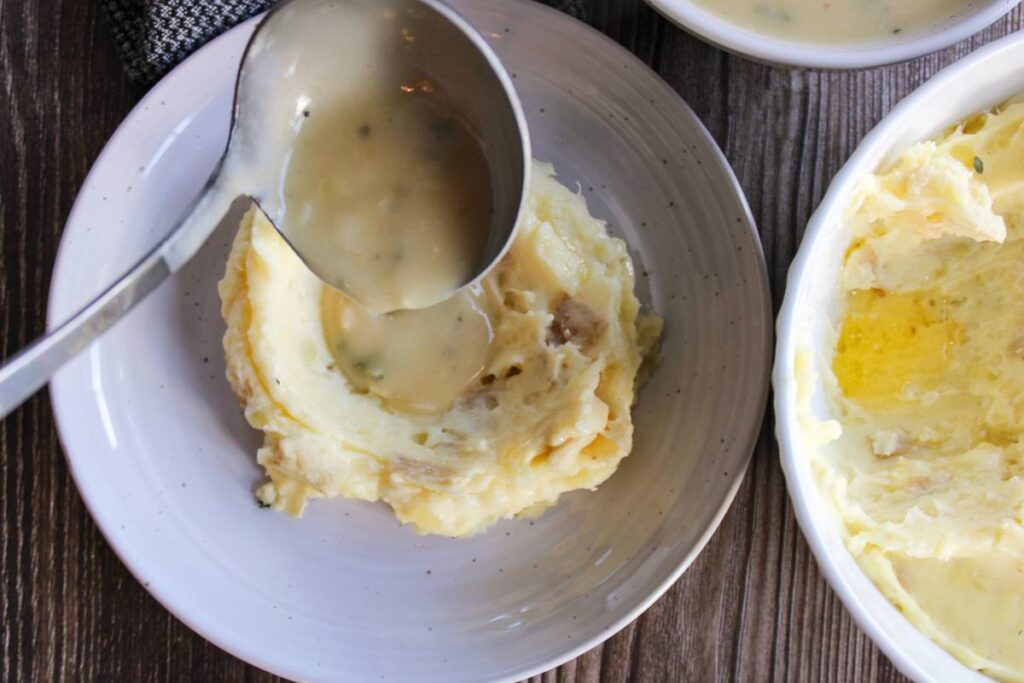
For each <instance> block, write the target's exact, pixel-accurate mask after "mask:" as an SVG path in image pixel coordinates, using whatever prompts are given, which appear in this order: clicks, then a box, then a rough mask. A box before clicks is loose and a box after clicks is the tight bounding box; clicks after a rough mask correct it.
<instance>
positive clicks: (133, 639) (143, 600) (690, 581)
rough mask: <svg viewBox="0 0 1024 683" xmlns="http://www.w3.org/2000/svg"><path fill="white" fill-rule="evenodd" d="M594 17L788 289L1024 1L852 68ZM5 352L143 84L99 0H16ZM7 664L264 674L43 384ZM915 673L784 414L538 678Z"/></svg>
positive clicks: (18, 495) (27, 463) (7, 491)
mask: <svg viewBox="0 0 1024 683" xmlns="http://www.w3.org/2000/svg"><path fill="white" fill-rule="evenodd" d="M587 18H588V20H589V21H590V22H591V23H592V24H594V25H595V26H596V27H597V28H598V29H600V30H601V31H603V32H605V33H607V34H608V35H610V36H611V37H612V38H614V39H615V40H617V41H619V42H620V43H621V44H623V45H624V46H626V47H627V48H628V49H630V50H632V51H633V52H635V53H636V54H637V55H638V56H639V57H640V58H641V59H643V60H644V61H646V62H647V63H648V64H650V65H651V66H652V67H653V68H655V69H656V70H657V71H658V72H659V73H660V74H661V75H662V76H663V77H664V78H665V79H666V80H667V81H668V82H669V83H670V84H671V85H672V86H673V87H674V88H675V89H676V90H677V91H678V92H679V93H680V94H681V95H682V96H683V97H684V98H685V99H686V100H687V101H688V102H689V103H690V105H691V106H692V107H693V108H694V110H695V111H696V112H697V114H698V115H699V116H700V118H701V119H702V120H703V121H704V123H705V124H706V125H707V127H708V129H709V130H710V131H711V133H712V134H713V135H714V137H715V139H716V140H717V141H718V143H719V144H720V145H721V146H722V148H723V149H724V150H725V152H726V155H727V156H728V158H729V160H730V162H731V163H732V165H733V168H734V169H735V170H736V174H737V176H738V177H739V179H740V182H741V183H742V185H743V188H744V189H745V191H746V193H747V196H748V198H749V200H750V204H751V207H752V209H753V212H754V215H755V217H756V218H757V221H758V225H759V226H760V231H761V237H762V242H763V244H764V250H765V255H766V257H767V260H768V271H769V274H770V276H771V280H772V294H773V297H774V300H775V302H776V305H778V302H779V301H780V300H781V296H782V293H783V287H784V282H785V275H786V270H787V268H788V265H789V262H790V259H791V258H792V256H793V253H794V251H795V249H796V247H797V244H798V243H799V240H800V237H801V234H802V231H803V226H804V224H805V223H806V221H807V219H808V217H809V216H810V214H811V212H812V210H813V209H814V207H815V206H816V205H817V203H818V201H819V200H820V199H821V196H822V195H823V193H824V191H825V189H826V187H827V185H828V182H829V179H830V178H831V177H832V175H833V174H834V173H835V171H836V170H837V169H838V168H839V166H840V165H841V164H842V163H843V161H844V160H845V159H846V158H847V157H848V156H849V155H850V153H851V152H852V151H853V149H854V147H855V146H856V144H857V142H858V141H859V140H860V139H861V138H862V137H863V136H864V134H865V133H866V132H867V131H868V130H869V129H870V128H871V127H872V126H873V125H874V124H875V123H876V122H877V121H878V120H879V119H880V118H881V117H882V115H883V114H885V113H886V112H887V111H889V109H891V108H892V107H893V105H894V104H895V103H896V102H898V101H899V100H900V99H901V98H902V97H903V96H904V95H906V94H907V93H908V92H910V91H911V90H913V89H914V88H916V87H917V86H918V85H920V84H921V83H922V82H923V81H924V80H925V79H927V78H928V77H929V76H931V75H932V74H933V73H935V72H936V71H937V70H939V69H940V68H942V67H943V66H945V65H947V64H949V63H951V62H953V61H954V60H956V59H957V58H959V57H961V56H963V55H965V54H967V53H969V52H970V51H972V50H974V49H975V48H977V47H978V46H980V45H982V44H984V43H986V42H988V41H990V40H993V39H995V38H997V37H1000V36H1002V35H1005V34H1007V33H1009V32H1012V31H1014V30H1018V29H1020V28H1022V27H1024V13H1022V11H1021V10H1020V9H1017V10H1014V12H1013V13H1012V14H1010V15H1009V16H1008V17H1007V18H1005V19H1004V20H1003V21H1001V22H1000V23H999V24H997V25H996V26H994V27H992V28H990V29H988V30H986V31H984V32H983V33H981V34H979V35H978V36H975V37H974V38H972V39H971V40H969V41H966V42H964V43H962V44H960V45H957V46H956V47H954V48H950V49H949V50H945V51H943V52H941V53H939V54H936V55H932V56H930V57H926V58H923V59H919V60H916V61H913V62H910V63H907V64H902V65H898V66H893V67H887V68H882V69H871V70H866V71H858V72H853V73H839V72H834V73H818V72H802V71H792V70H788V69H780V68H774V67H769V66H765V65H760V64H755V63H752V62H749V61H746V60H743V59H740V58H737V57H734V56H731V55H728V54H726V53H724V52H721V51H719V50H717V49H715V48H712V47H710V46H708V45H705V44H703V43H701V42H700V41H698V40H696V39H695V38H693V37H692V36H690V35H688V34H686V33H684V32H682V31H680V30H679V29H677V28H675V27H673V26H672V25H671V24H669V23H668V22H667V21H665V20H664V19H662V18H661V17H659V16H658V15H657V14H655V13H654V12H653V11H652V10H651V9H649V8H648V7H647V6H646V5H644V4H642V2H641V1H640V0H591V2H590V4H589V5H588V17H587ZM0 88H2V91H3V97H4V106H3V108H2V111H0V132H2V134H3V140H2V142H0V344H2V347H0V356H3V357H6V356H8V355H10V354H12V353H13V352H14V351H16V350H17V349H18V348H19V347H21V346H22V345H24V344H25V343H26V342H27V341H29V340H30V339H31V338H32V337H34V336H36V335H38V334H40V333H42V331H43V329H44V313H45V301H46V295H47V288H48V283H49V279H50V273H51V269H52V264H53V260H54V256H55V254H56V249H57V244H58V240H59V238H60V233H61V229H62V226H63V223H64V220H65V219H66V218H67V215H68V212H69V210H70V208H71V203H72V201H73V199H74V196H75V192H76V191H77V189H78V187H79V186H80V185H81V183H82V181H83V179H84V178H85V175H86V173H87V172H88V169H89V166H90V164H91V163H92V162H93V160H94V159H95V158H96V156H97V154H98V153H99V151H100V149H101V148H102V146H103V144H104V142H105V141H106V139H107V138H108V137H109V135H110V134H111V133H112V132H113V130H114V129H115V128H116V126H117V124H118V123H119V122H120V120H121V119H122V118H123V117H124V115H125V114H126V113H127V112H128V111H129V109H130V108H131V106H132V104H133V103H134V102H135V101H136V100H137V99H138V98H139V97H140V96H141V94H142V93H141V92H140V91H139V90H138V89H137V88H134V87H132V86H131V85H130V84H129V83H128V82H127V81H126V79H125V77H124V76H123V73H122V70H121V65H120V63H119V61H118V58H117V55H116V53H115V51H114V47H113V41H112V38H111V35H110V32H109V29H108V28H107V26H106V25H105V24H104V22H103V18H102V16H101V15H100V12H99V9H98V3H97V2H96V1H95V0H38V2H16V1H14V0H0ZM0 496H2V498H0V526H2V534H0V680H3V681H36V680H47V681H49V680H53V681H182V680H210V681H263V680H274V678H273V677H272V676H270V675H268V674H266V673H263V672H261V671H259V670H257V669H255V668H253V667H251V666H248V665H247V664H244V663H243V662H241V661H239V660H237V659H234V658H233V657H231V656H229V655H227V654H225V653H223V652H221V651H219V650H218V649H217V648H215V647H214V646H213V645H210V644H209V643H207V642H205V641H204V640H203V639H201V638H200V637H198V636H197V635H195V634H194V633H192V632H191V631H190V630H189V629H188V628H186V627H185V626H184V625H183V624H181V623H180V622H178V621H177V620H176V619H174V618H173V617H172V616H170V615H169V614H168V613H167V612H166V611H165V610H164V609H163V608H162V607H160V605H159V604H157V602H156V601H155V600H154V599H153V598H151V597H150V596H149V595H148V594H147V593H146V592H145V590H144V589H143V588H142V587H141V586H140V585H139V584H138V583H137V582H136V581H135V580H134V579H133V578H132V577H131V576H130V575H129V573H128V572H127V570H126V569H125V568H124V567H123V566H122V565H121V563H120V562H119V561H118V559H117V558H116V557H115V556H114V554H113V552H112V551H111V550H110V548H109V547H108V546H107V544H106V543H105V541H104V540H103V538H102V537H101V535H100V534H99V532H98V530H97V529H96V527H95V525H94V524H93V522H92V520H91V519H90V517H89V515H88V512H87V511H86V509H85V507H84V506H83V504H82V501H81V499H80V498H79V497H78V494H77V492H76V491H75V488H74V486H73V484H72V482H71V479H70V476H69V474H68V470H67V467H66V465H65V461H64V458H63V456H62V454H61V449H60V444H59V443H58V440H57V436H56V432H55V429H54V427H53V419H52V414H51V411H50V406H49V401H48V400H47V398H46V397H45V396H44V395H39V396H36V397H35V398H33V399H32V400H30V401H29V402H28V403H27V404H26V405H24V406H23V407H22V408H21V409H19V410H18V411H17V412H16V413H14V414H13V415H11V416H10V417H9V418H8V419H7V420H5V421H3V422H0ZM669 680H671V681H684V680H693V681H710V680H719V681H729V680H743V681H749V680H755V681H760V680H773V681H774V680H778V681H804V680H806V681H868V680H870V681H902V680H905V679H903V678H902V677H901V676H900V675H899V673H898V672H896V670H895V669H894V668H893V667H892V665H891V664H890V663H889V662H888V661H887V660H886V659H885V658H884V657H883V656H882V655H881V654H880V653H879V651H878V650H877V649H876V648H875V647H874V646H873V645H872V644H871V642H870V641H869V640H868V639H867V638H866V637H865V636H864V635H863V634H862V633H861V632H860V631H859V630H858V629H857V627H856V626H855V625H854V624H853V622H852V621H851V619H850V617H849V615H848V614H847V613H846V611H845V610H844V608H843V607H842V605H841V604H840V603H839V602H838V600H837V599H836V597H835V595H834V594H833V593H832V591H831V590H830V589H829V588H828V586H827V585H826V584H825V583H824V581H823V580H822V578H821V576H820V574H819V573H818V571H817V569H816V567H815V565H814V561H813V559H812V557H811V555H810V552H809V550H808V547H807V545H806V544H805V543H804V541H803V539H802V537H801V535H800V531H799V529H798V528H797V525H796V521H795V519H794V517H793V514H792V511H791V509H790V507H789V501H788V498H787V496H786V491H785V485H784V482H783V477H782V471H781V469H780V467H779V464H778V453H777V447H776V445H775V442H774V439H773V437H772V424H771V416H770V415H769V416H768V418H767V419H766V420H765V424H764V426H763V429H762V433H761V439H760V442H759V443H758V446H757V450H756V452H755V454H754V457H753V462H752V465H751V467H750V470H749V472H748V474H747V477H746V481H745V482H744V484H743V486H742V488H741V489H740V491H739V494H738V495H737V497H736V501H735V503H734V504H733V506H732V509H731V510H730V511H729V513H728V515H727V516H726V517H725V520H724V521H723V523H722V525H721V528H720V529H719V530H718V532H717V533H716V534H715V536H714V538H713V539H712V540H711V542H710V544H709V545H708V547H707V549H706V550H705V551H704V552H703V554H702V555H701V556H700V558H699V559H698V560H697V562H696V563H695V564H694V565H693V566H692V567H691V568H690V570H689V571H687V572H686V574H684V576H683V577H682V579H680V581H679V582H678V583H677V584H676V585H675V586H674V587H673V588H672V589H671V590H670V591H669V592H668V593H667V594H666V595H665V596H664V597H663V598H662V599H661V600H660V601H658V603H657V604H655V605H654V606H653V607H652V608H651V609H650V610H648V611H647V612H646V613H645V614H644V615H643V616H641V617H640V618H639V619H638V620H637V621H636V622H635V623H634V624H632V625H630V626H629V627H628V628H626V629H625V630H623V631H622V632H621V633H619V634H618V635H616V636H614V637H613V638H611V639H610V640H608V641H607V642H606V643H604V644H603V645H602V646H600V647H597V648H595V649H594V650H592V651H591V652H588V653H587V654H585V655H583V656H582V657H580V658H578V659H577V660H575V661H573V662H570V663H568V664H566V665H565V666H562V667H560V668H558V669H556V670H554V671H551V672H548V673H546V674H544V675H543V676H539V677H537V678H535V679H533V681H534V682H536V683H539V682H540V681H543V682H544V683H554V682H556V681H557V682H564V683H593V682H597V681H669Z"/></svg>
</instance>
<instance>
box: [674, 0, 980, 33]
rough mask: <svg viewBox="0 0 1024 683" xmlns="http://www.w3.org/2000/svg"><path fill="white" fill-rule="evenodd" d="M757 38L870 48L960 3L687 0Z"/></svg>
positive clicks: (945, 13) (923, 0)
mask: <svg viewBox="0 0 1024 683" xmlns="http://www.w3.org/2000/svg"><path fill="white" fill-rule="evenodd" d="M693 1H694V3H695V4H697V5H701V6H703V7H706V8H707V9H709V10H710V11H712V12H713V13H715V14H717V15H719V16H720V17H722V18H723V19H726V20H728V21H730V22H733V23H735V24H737V25H739V26H742V27H743V28H748V29H750V30H752V31H757V32H758V33H765V34H768V35H771V36H775V37H778V38H785V39H789V40H795V41H799V42H804V43H834V42H844V43H860V42H870V41H872V40H878V39H881V38H885V37H890V36H892V35H893V34H899V33H911V32H914V31H918V30H922V29H925V28H927V27H928V26H930V25H934V24H937V23H940V22H942V21H943V20H944V19H946V18H948V17H951V16H955V15H956V14H957V13H958V12H959V11H960V10H962V9H963V8H964V7H965V6H966V5H967V2H966V1H965V0H693Z"/></svg>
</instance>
